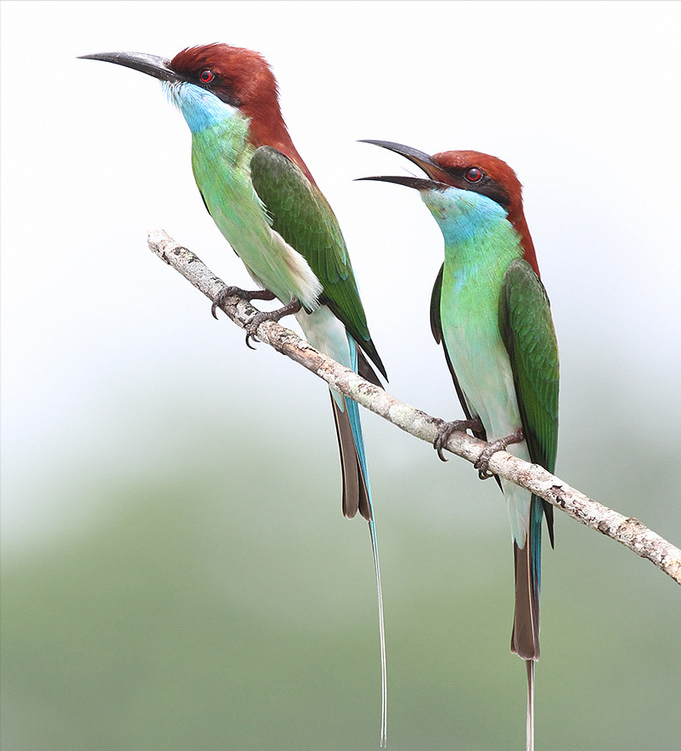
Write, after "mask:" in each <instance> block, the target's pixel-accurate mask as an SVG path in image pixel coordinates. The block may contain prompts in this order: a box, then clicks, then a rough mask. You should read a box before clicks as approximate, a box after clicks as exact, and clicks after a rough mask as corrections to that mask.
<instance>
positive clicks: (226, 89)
mask: <svg viewBox="0 0 681 751" xmlns="http://www.w3.org/2000/svg"><path fill="white" fill-rule="evenodd" d="M83 57H84V58H85V59H91V60H103V61H105V62H110V63H115V64H117V65H123V66H125V67H128V68H132V69H134V70H138V71H141V72H142V73H146V74H148V75H150V76H153V77H154V78H157V79H159V80H160V81H162V82H163V85H164V88H165V89H166V91H167V93H168V96H169V98H170V100H171V101H172V102H173V103H174V104H175V105H177V107H178V108H179V109H180V111H181V112H182V114H183V115H184V118H185V120H186V121H187V124H188V125H189V129H190V130H191V134H192V168H193V172H194V178H195V179H196V184H197V185H198V188H199V191H200V192H201V196H202V198H203V201H204V203H205V205H206V208H207V209H208V213H209V214H210V215H211V217H212V218H213V220H214V221H215V223H216V224H217V226H218V228H219V229H220V231H221V232H222V234H223V235H224V236H225V238H226V239H227V241H228V242H229V244H230V245H231V246H232V248H233V249H234V250H235V251H236V253H237V255H238V256H239V257H240V258H241V260H242V261H243V262H244V264H245V266H246V268H247V269H248V271H249V273H250V275H251V276H252V278H253V279H254V280H255V282H256V283H257V284H258V285H259V286H260V287H261V288H262V290H260V291H257V292H253V293H244V294H245V296H246V297H247V298H248V299H255V298H259V299H274V298H275V297H276V298H277V299H278V300H279V301H281V303H283V307H282V308H280V309H279V310H277V311H272V312H271V313H265V312H262V313H259V314H258V315H257V316H256V319H255V325H253V324H252V326H251V328H250V329H249V333H250V335H253V333H254V331H255V328H257V324H259V323H260V322H261V321H262V320H266V319H270V320H278V319H279V318H280V317H281V316H282V315H286V314H289V313H295V315H296V318H297V320H298V322H299V324H300V326H301V328H302V329H303V332H304V334H305V336H306V337H307V339H308V340H309V341H310V342H311V343H312V345H313V346H315V347H317V348H318V349H320V350H321V351H323V352H325V353H326V354H327V355H329V356H330V357H332V358H333V359H335V360H337V361H338V362H340V363H342V364H343V365H345V366H347V367H350V368H353V369H354V370H356V371H359V372H360V374H361V375H363V376H364V377H365V378H368V379H369V380H371V381H372V382H374V383H376V384H378V385H380V382H379V380H378V378H377V376H376V374H375V372H374V370H373V368H372V367H371V365H370V364H369V362H368V360H367V358H368V359H369V360H371V361H372V362H373V364H374V366H375V367H376V368H377V369H378V371H379V372H380V373H381V374H382V375H383V376H385V375H386V372H385V368H384V367H383V363H382V362H381V359H380V357H379V355H378V352H377V351H376V347H375V346H374V343H373V341H372V338H371V335H370V334H369V329H368V327H367V321H366V316H365V313H364V308H363V306H362V302H361V300H360V296H359V292H358V289H357V283H356V281H355V276H354V274H353V271H352V266H351V264H350V258H349V256H348V251H347V248H346V245H345V241H344V239H343V235H342V233H341V230H340V227H339V225H338V221H337V219H336V217H335V215H334V213H333V211H332V210H331V207H330V206H329V204H328V202H327V200H326V198H325V197H324V195H323V194H322V193H321V191H320V190H319V188H318V187H317V185H316V183H315V181H314V179H313V177H312V175H311V174H310V171H309V170H308V168H307V166H306V165H305V162H303V160H302V159H301V157H300V155H299V154H298V151H297V150H296V147H295V146H294V145H293V141H292V140H291V137H290V135H289V133H288V129H287V127H286V124H285V123H284V120H283V117H282V114H281V110H280V107H279V96H278V89H277V84H276V81H275V78H274V75H273V73H272V71H271V69H270V67H269V65H268V63H267V62H266V61H265V59H264V58H263V57H262V56H261V55H260V54H259V53H257V52H253V51H251V50H247V49H241V48H239V47H232V46H229V45H226V44H209V45H204V46H199V47H190V48H187V49H184V50H182V51H181V52H180V53H178V54H177V55H176V56H175V57H174V58H173V59H172V60H166V59H164V58H162V57H157V56H155V55H147V54H142V53H136V52H111V53H108V52H107V53H100V54H95V55H84V56H83ZM239 292H240V291H239V290H237V289H236V288H230V289H229V291H228V294H238V293H239ZM213 312H214V313H215V308H213ZM247 341H248V337H247ZM331 405H332V407H333V415H334V419H335V425H336V432H337V435H338V443H339V447H340V456H341V467H342V475H343V513H344V514H345V516H346V517H349V518H352V517H354V516H355V514H356V513H357V511H359V513H360V514H361V515H362V516H363V517H364V518H365V519H366V520H367V521H368V523H369V531H370V535H371V546H372V551H373V558H374V567H375V573H376V586H377V590H378V607H379V628H380V649H381V677H382V702H381V706H382V712H381V718H382V719H381V743H382V744H383V743H385V737H386V711H387V710H386V702H387V698H386V659H385V634H384V623H383V600H382V593H381V576H380V568H379V560H378V548H377V542H376V528H375V523H374V514H373V508H372V499H371V489H370V485H369V476H368V472H367V463H366V456H365V451H364V443H363V439H362V428H361V424H360V418H359V408H358V406H357V404H356V402H354V401H352V400H349V399H346V398H345V397H344V396H343V395H341V394H339V393H337V392H334V391H332V392H331Z"/></svg>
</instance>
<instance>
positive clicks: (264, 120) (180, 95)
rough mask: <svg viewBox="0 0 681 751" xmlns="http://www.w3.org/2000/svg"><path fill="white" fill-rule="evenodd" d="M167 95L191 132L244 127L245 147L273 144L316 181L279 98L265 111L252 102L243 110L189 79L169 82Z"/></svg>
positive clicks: (242, 129) (232, 129) (233, 129)
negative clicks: (301, 152)
mask: <svg viewBox="0 0 681 751" xmlns="http://www.w3.org/2000/svg"><path fill="white" fill-rule="evenodd" d="M168 95H169V97H170V99H171V101H172V102H173V103H174V104H175V105H177V107H178V108H179V110H180V111H181V112H182V114H183V116H184V119H185V120H186V121H187V125H188V126H189V129H190V130H191V132H192V135H194V136H196V135H197V134H200V133H202V132H203V131H206V130H208V129H216V128H217V129H227V131H229V132H230V133H234V132H235V131H238V132H242V131H243V133H244V138H245V140H244V142H243V144H242V146H243V148H244V149H245V148H248V147H250V148H251V149H257V148H258V147H260V146H271V147H272V148H275V149H277V150H278V151H281V153H282V154H284V155H285V156H287V157H288V158H289V159H290V160H291V161H292V162H294V163H295V164H297V165H298V167H300V169H301V170H302V171H303V172H304V173H305V175H306V176H307V178H308V179H309V180H310V182H312V183H314V179H313V178H312V175H311V174H310V171H309V170H308V168H307V166H306V165H305V162H303V160H302V158H301V156H300V154H299V153H298V151H297V150H296V147H295V146H294V145H293V141H292V140H291V136H290V135H289V132H288V129H287V128H286V123H285V122H284V119H283V118H282V116H281V111H280V110H279V105H278V103H277V102H276V99H275V100H274V104H273V105H272V104H271V105H270V106H268V108H267V110H266V111H263V112H260V111H259V110H258V109H257V108H255V107H253V106H251V107H250V108H246V109H244V110H243V111H242V110H240V109H238V108H236V107H233V106H232V105H230V104H227V103H226V102H223V101H222V100H221V99H220V98H219V97H217V96H215V94H212V93H211V92H209V91H206V90H205V89H202V88H201V87H200V86H195V85H194V84H189V83H187V84H182V85H181V86H172V85H171V86H168Z"/></svg>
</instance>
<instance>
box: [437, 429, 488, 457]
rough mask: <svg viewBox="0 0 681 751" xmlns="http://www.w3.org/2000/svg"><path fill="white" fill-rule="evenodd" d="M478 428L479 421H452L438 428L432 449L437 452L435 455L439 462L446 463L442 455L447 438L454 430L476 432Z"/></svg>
mask: <svg viewBox="0 0 681 751" xmlns="http://www.w3.org/2000/svg"><path fill="white" fill-rule="evenodd" d="M479 428H480V421H479V420H453V421H452V422H445V423H442V425H441V426H440V427H439V428H438V431H437V435H436V436H435V440H434V441H433V448H434V449H435V451H437V455H438V457H439V459H440V461H443V462H446V461H448V459H447V457H446V456H445V455H444V454H443V453H442V452H443V450H444V448H445V446H446V445H447V441H448V440H449V437H450V436H451V434H452V433H453V432H454V431H455V430H461V431H466V430H478V429H479Z"/></svg>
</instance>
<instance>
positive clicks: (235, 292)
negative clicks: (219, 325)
mask: <svg viewBox="0 0 681 751" xmlns="http://www.w3.org/2000/svg"><path fill="white" fill-rule="evenodd" d="M228 297H238V298H240V299H241V300H248V301H249V302H250V301H251V300H274V292H270V291H269V290H268V289H256V290H245V289H241V287H231V286H230V287H225V288H224V289H223V290H222V292H220V293H219V294H218V296H217V298H216V299H215V302H214V303H213V304H212V305H211V306H210V312H211V314H212V316H213V318H215V319H216V320H217V317H218V316H217V312H218V308H221V307H222V306H223V305H224V304H225V300H227V298H228Z"/></svg>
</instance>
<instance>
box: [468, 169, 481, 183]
mask: <svg viewBox="0 0 681 751" xmlns="http://www.w3.org/2000/svg"><path fill="white" fill-rule="evenodd" d="M464 177H465V178H466V180H468V182H469V183H479V182H480V180H482V178H483V174H482V170H481V169H478V168H477V167H471V168H470V169H468V170H466V174H465V175H464Z"/></svg>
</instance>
